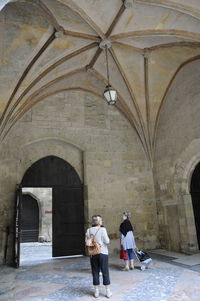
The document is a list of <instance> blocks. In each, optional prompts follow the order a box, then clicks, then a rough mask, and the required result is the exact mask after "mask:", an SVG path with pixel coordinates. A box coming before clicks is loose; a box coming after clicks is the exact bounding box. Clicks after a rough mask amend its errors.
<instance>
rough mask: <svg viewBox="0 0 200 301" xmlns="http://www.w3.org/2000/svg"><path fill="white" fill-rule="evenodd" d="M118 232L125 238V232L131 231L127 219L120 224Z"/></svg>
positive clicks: (131, 228) (131, 227)
mask: <svg viewBox="0 0 200 301" xmlns="http://www.w3.org/2000/svg"><path fill="white" fill-rule="evenodd" d="M119 230H120V232H121V233H122V234H123V235H124V236H126V234H127V232H129V231H133V226H132V225H131V222H130V221H129V219H125V220H124V221H123V222H122V223H121V225H120V228H119Z"/></svg>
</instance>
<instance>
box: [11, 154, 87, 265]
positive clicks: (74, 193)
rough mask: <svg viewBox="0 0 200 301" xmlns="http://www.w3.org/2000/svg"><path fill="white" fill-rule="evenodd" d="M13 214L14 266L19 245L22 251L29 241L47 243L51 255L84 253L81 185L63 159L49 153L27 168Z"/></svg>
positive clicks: (17, 262)
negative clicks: (14, 215) (14, 216)
mask: <svg viewBox="0 0 200 301" xmlns="http://www.w3.org/2000/svg"><path fill="white" fill-rule="evenodd" d="M16 217H17V218H16V221H15V222H16V233H18V235H16V238H15V266H19V264H20V257H21V256H20V247H21V251H22V252H23V250H25V249H27V247H28V244H29V245H30V246H32V248H33V244H34V246H35V247H37V246H39V245H41V244H42V246H43V247H44V245H46V246H48V250H51V257H61V256H74V255H84V254H85V247H84V200H83V185H82V183H81V180H80V178H79V175H78V174H77V172H76V170H75V169H74V168H73V167H72V166H71V165H70V164H69V163H68V162H66V161H65V160H63V159H61V158H58V157H55V156H48V157H45V158H43V159H40V160H39V161H37V162H35V163H34V164H33V165H32V166H31V167H30V168H29V169H28V170H27V171H26V173H25V174H24V177H23V179H22V182H21V184H20V187H19V189H18V197H17V201H16ZM22 244H23V246H22ZM49 246H50V248H49ZM45 249H46V248H45ZM43 250H44V248H43ZM48 252H49V251H48ZM21 255H22V254H21Z"/></svg>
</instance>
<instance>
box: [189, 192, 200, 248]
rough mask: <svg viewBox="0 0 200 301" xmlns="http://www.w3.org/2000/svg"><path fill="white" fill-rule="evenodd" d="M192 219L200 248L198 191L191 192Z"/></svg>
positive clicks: (199, 202)
mask: <svg viewBox="0 0 200 301" xmlns="http://www.w3.org/2000/svg"><path fill="white" fill-rule="evenodd" d="M191 196H192V205H193V211H194V219H195V225H196V231H197V240H198V244H199V249H200V192H194V191H193V192H191Z"/></svg>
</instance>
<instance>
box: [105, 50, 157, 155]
mask: <svg viewBox="0 0 200 301" xmlns="http://www.w3.org/2000/svg"><path fill="white" fill-rule="evenodd" d="M109 51H110V53H111V55H112V58H113V60H114V62H115V64H116V67H117V68H118V70H119V72H120V74H121V76H122V79H123V81H124V83H125V85H126V87H127V89H128V91H129V94H130V96H131V99H132V102H133V105H134V107H135V110H136V112H137V115H138V116H137V117H138V119H139V121H140V126H141V129H142V133H143V136H144V141H145V144H146V148H147V150H148V153H149V145H148V140H147V137H146V129H145V125H144V120H143V118H142V114H141V112H140V109H139V106H138V104H137V101H136V98H135V95H134V93H133V90H132V87H131V85H130V83H129V81H128V79H127V77H126V74H125V72H124V70H123V68H122V66H121V64H120V62H119V61H118V59H117V57H116V54H115V51H114V49H113V48H110V49H109ZM149 158H151V155H150V154H149Z"/></svg>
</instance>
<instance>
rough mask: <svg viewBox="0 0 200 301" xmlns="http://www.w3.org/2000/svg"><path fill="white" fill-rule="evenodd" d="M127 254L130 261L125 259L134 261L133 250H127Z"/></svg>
mask: <svg viewBox="0 0 200 301" xmlns="http://www.w3.org/2000/svg"><path fill="white" fill-rule="evenodd" d="M126 253H127V255H128V259H125V260H131V259H134V253H133V249H127V250H126Z"/></svg>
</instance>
